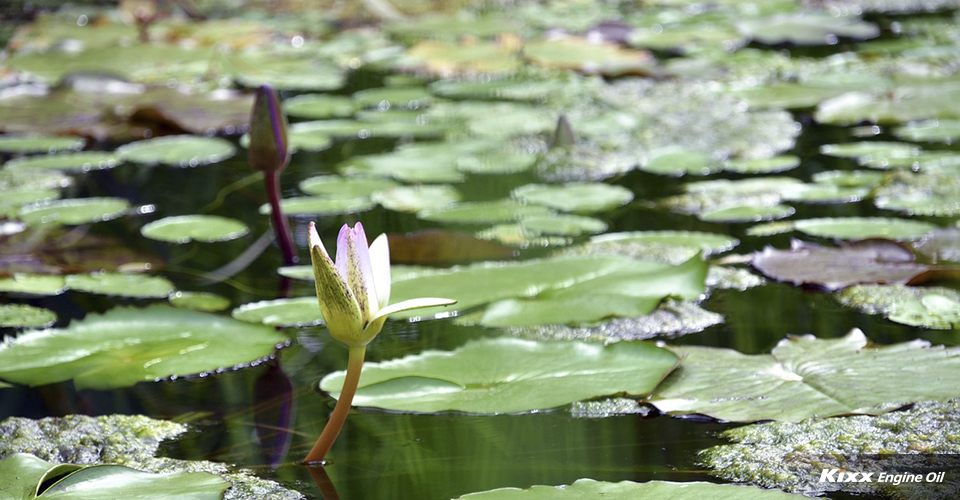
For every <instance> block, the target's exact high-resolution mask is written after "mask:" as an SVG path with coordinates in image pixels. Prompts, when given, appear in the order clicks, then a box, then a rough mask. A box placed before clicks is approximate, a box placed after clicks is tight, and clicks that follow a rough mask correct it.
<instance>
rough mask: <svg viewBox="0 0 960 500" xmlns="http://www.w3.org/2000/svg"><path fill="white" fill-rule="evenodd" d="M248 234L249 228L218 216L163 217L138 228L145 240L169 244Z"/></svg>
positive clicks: (237, 236)
mask: <svg viewBox="0 0 960 500" xmlns="http://www.w3.org/2000/svg"><path fill="white" fill-rule="evenodd" d="M248 232H250V228H248V227H247V225H246V224H244V223H243V222H240V221H238V220H236V219H230V218H227V217H220V216H218V215H180V216H176V217H165V218H163V219H160V220H156V221H153V222H151V223H149V224H147V225H145V226H143V227H142V228H140V234H142V235H144V236H146V237H147V238H150V239H153V240H160V241H167V242H170V243H189V242H191V241H203V242H207V243H210V242H215V241H228V240H234V239H237V238H239V237H241V236H244V235H246V234H247V233H248Z"/></svg>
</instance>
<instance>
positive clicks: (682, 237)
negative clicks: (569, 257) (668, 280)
mask: <svg viewBox="0 0 960 500" xmlns="http://www.w3.org/2000/svg"><path fill="white" fill-rule="evenodd" d="M632 244H640V245H650V246H654V245H661V246H664V247H672V248H674V249H676V248H677V247H680V248H685V249H689V250H691V253H689V254H684V256H683V257H682V258H681V259H682V260H686V259H689V258H690V257H691V256H693V254H694V253H696V252H702V253H703V254H704V255H713V254H718V253H723V252H726V251H728V250H732V249H733V248H734V247H736V246H737V245H738V244H740V241H739V240H738V239H736V238H734V237H732V236H727V235H725V234H717V233H705V232H699V231H628V232H622V233H608V234H604V235H600V236H594V237H593V238H591V239H590V241H589V243H588V244H587V246H588V248H589V249H593V250H595V251H601V252H602V251H603V246H604V245H611V246H615V245H620V246H626V245H632ZM674 251H675V250H674ZM621 255H624V254H621ZM625 255H634V256H637V257H639V256H640V255H643V253H641V252H630V253H627V254H625Z"/></svg>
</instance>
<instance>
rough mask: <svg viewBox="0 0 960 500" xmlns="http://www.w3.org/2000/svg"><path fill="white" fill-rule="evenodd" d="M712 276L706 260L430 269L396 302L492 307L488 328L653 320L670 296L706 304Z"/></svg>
mask: <svg viewBox="0 0 960 500" xmlns="http://www.w3.org/2000/svg"><path fill="white" fill-rule="evenodd" d="M706 272H707V266H706V264H705V263H704V262H703V260H702V259H701V258H700V257H699V256H694V257H693V258H692V259H690V260H688V261H687V262H685V263H682V264H680V265H678V266H673V265H669V264H664V263H659V262H652V261H641V260H635V259H631V258H628V257H622V256H619V255H584V256H564V257H554V258H548V259H539V260H529V261H525V262H521V263H482V264H474V265H470V266H463V267H456V268H453V269H450V270H438V271H426V270H425V271H423V272H420V273H415V274H413V275H408V276H405V277H401V278H399V279H397V280H395V281H394V283H393V287H392V296H393V297H394V300H397V301H399V300H404V299H406V298H413V297H417V296H420V295H423V290H430V293H432V294H435V295H437V296H442V297H449V298H452V299H456V300H457V301H458V302H457V304H455V305H453V306H448V307H445V308H443V309H439V308H435V309H423V310H419V311H417V312H416V313H414V314H415V315H416V316H417V317H431V316H432V314H437V313H442V314H450V313H451V312H453V311H467V310H471V309H473V308H477V307H480V306H486V309H485V311H484V314H483V316H482V318H481V320H480V322H481V323H482V324H484V325H488V326H518V325H532V324H547V323H569V324H583V323H586V324H589V323H592V322H596V321H599V320H602V319H606V318H613V317H618V316H619V317H636V316H643V315H646V314H649V313H650V312H651V311H653V310H654V309H655V308H656V307H657V305H658V304H659V303H660V301H661V300H662V299H663V298H664V297H668V296H675V297H680V298H685V299H691V300H693V299H698V298H699V297H700V294H701V293H703V291H704V280H705V279H706ZM407 314H408V315H410V314H411V313H407ZM403 315H404V313H399V314H398V316H403ZM408 317H409V316H408Z"/></svg>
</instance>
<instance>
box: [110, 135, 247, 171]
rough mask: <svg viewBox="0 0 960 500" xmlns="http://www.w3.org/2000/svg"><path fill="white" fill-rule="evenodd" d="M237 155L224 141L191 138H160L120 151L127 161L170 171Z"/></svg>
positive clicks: (118, 151) (228, 142) (141, 142)
mask: <svg viewBox="0 0 960 500" xmlns="http://www.w3.org/2000/svg"><path fill="white" fill-rule="evenodd" d="M236 152H237V149H236V147H234V145H233V144H231V143H230V141H227V140H225V139H221V138H219V137H197V136H192V135H177V136H168V137H157V138H155V139H146V140H143V141H137V142H132V143H130V144H125V145H123V146H120V147H119V148H117V154H118V155H119V156H120V157H121V158H123V159H124V160H127V161H132V162H136V163H143V164H145V165H161V164H162V165H169V166H171V167H197V166H200V165H209V164H211V163H218V162H221V161H224V160H226V159H227V158H230V157H231V156H233V155H234V154H236Z"/></svg>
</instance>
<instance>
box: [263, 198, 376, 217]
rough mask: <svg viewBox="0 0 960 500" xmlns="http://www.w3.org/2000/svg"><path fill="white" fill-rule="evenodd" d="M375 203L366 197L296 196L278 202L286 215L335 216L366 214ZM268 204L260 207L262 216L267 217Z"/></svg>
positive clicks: (268, 211) (269, 209)
mask: <svg viewBox="0 0 960 500" xmlns="http://www.w3.org/2000/svg"><path fill="white" fill-rule="evenodd" d="M374 206H375V203H374V202H372V201H370V199H369V198H367V197H363V196H361V197H355V198H330V197H326V196H298V197H296V198H285V199H283V200H280V209H281V210H283V213H285V214H287V215H336V214H354V213H359V212H366V211H367V210H370V209H372V208H373V207H374ZM270 211H271V208H270V204H268V203H265V204H263V205H261V206H260V213H261V214H262V215H269V214H270Z"/></svg>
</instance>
